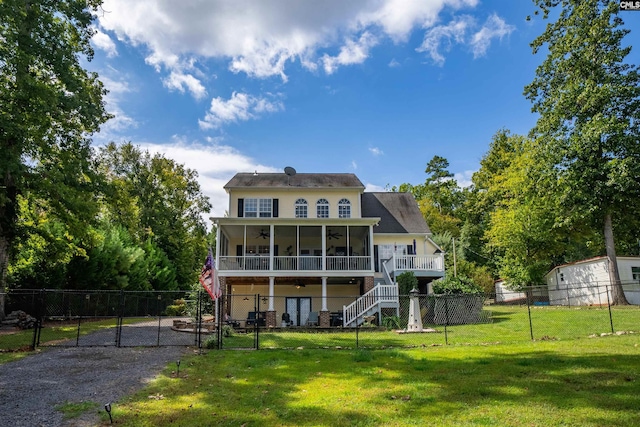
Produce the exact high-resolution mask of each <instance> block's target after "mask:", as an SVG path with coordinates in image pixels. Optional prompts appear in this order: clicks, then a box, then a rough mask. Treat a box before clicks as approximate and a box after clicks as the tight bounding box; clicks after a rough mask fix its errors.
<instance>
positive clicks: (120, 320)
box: [116, 289, 125, 347]
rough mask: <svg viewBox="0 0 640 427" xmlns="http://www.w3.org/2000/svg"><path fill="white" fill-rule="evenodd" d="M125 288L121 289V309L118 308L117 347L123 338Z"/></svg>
mask: <svg viewBox="0 0 640 427" xmlns="http://www.w3.org/2000/svg"><path fill="white" fill-rule="evenodd" d="M124 304H125V300H124V290H123V289H120V310H118V317H117V319H116V347H120V344H121V340H122V323H123V318H124Z"/></svg>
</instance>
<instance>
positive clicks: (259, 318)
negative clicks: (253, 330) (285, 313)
mask: <svg viewBox="0 0 640 427" xmlns="http://www.w3.org/2000/svg"><path fill="white" fill-rule="evenodd" d="M256 324H257V325H258V326H267V312H266V311H250V312H248V313H247V320H246V322H245V325H246V326H247V327H249V326H255V325H256Z"/></svg>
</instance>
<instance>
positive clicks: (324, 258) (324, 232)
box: [322, 224, 327, 295]
mask: <svg viewBox="0 0 640 427" xmlns="http://www.w3.org/2000/svg"><path fill="white" fill-rule="evenodd" d="M326 269H327V226H326V225H324V224H323V225H322V270H323V271H325V270H326ZM324 279H325V278H323V280H322V283H325V281H324ZM323 292H324V291H323ZM323 295H324V294H323Z"/></svg>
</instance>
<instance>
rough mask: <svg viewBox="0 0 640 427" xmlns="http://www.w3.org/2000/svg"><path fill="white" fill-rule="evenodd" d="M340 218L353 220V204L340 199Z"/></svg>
mask: <svg viewBox="0 0 640 427" xmlns="http://www.w3.org/2000/svg"><path fill="white" fill-rule="evenodd" d="M338 218H351V202H350V201H349V200H347V199H340V201H339V202H338Z"/></svg>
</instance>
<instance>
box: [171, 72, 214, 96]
mask: <svg viewBox="0 0 640 427" xmlns="http://www.w3.org/2000/svg"><path fill="white" fill-rule="evenodd" d="M163 84H164V85H165V87H167V88H169V89H171V90H177V91H179V92H180V93H184V90H185V88H186V89H187V90H188V91H189V92H191V95H193V97H194V98H196V99H201V98H203V97H204V96H205V95H206V94H207V90H206V89H205V88H204V86H203V85H202V83H200V80H198V79H196V78H195V77H193V76H192V75H191V74H183V73H180V72H176V71H172V72H171V74H170V75H169V77H167V78H166V79H164V80H163Z"/></svg>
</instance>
